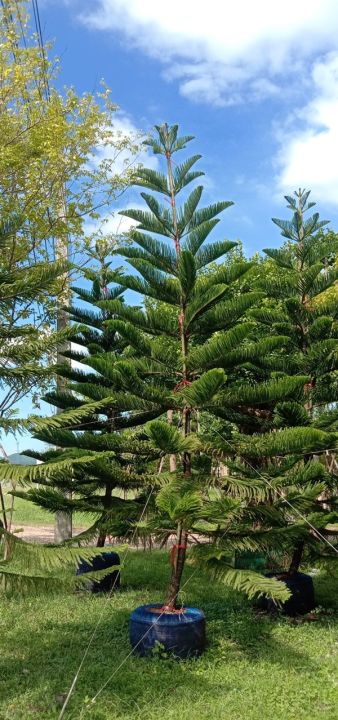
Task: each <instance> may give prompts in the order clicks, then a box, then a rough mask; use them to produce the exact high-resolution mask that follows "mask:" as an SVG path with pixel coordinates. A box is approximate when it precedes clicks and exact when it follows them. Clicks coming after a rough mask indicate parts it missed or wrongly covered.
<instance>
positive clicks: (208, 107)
mask: <svg viewBox="0 0 338 720" xmlns="http://www.w3.org/2000/svg"><path fill="white" fill-rule="evenodd" d="M40 15H41V24H42V30H43V36H44V40H47V39H51V40H54V42H55V52H56V54H57V55H58V56H59V57H60V59H61V76H60V83H61V84H62V85H71V84H72V85H74V86H75V89H76V90H77V92H79V93H82V92H84V91H86V90H94V91H95V90H98V89H99V84H100V80H101V79H102V78H104V80H105V81H106V83H107V85H108V86H109V87H110V88H111V90H112V99H113V101H114V102H116V103H117V104H118V105H119V106H120V112H119V115H118V125H119V129H122V130H126V131H127V132H134V131H135V132H136V131H144V132H148V131H149V130H150V129H151V127H152V125H154V124H155V123H161V122H163V121H167V122H169V123H174V122H177V123H179V125H180V126H181V130H182V132H183V133H184V134H186V133H187V134H193V135H195V136H196V140H195V141H194V143H192V144H191V151H192V152H194V153H195V152H196V153H201V154H202V155H203V159H202V161H201V162H200V165H201V168H202V169H203V170H205V172H206V175H207V178H206V183H205V184H206V191H205V200H206V201H207V202H208V201H210V200H216V199H228V200H233V201H234V202H235V205H234V206H233V207H232V208H230V209H229V210H227V211H226V213H225V214H224V219H223V222H222V228H221V231H222V236H225V237H228V238H231V239H241V240H242V241H243V243H244V248H245V250H246V253H247V254H249V255H250V254H252V253H253V252H255V251H257V250H261V249H262V248H264V247H271V246H276V245H278V244H279V243H280V236H279V233H278V228H276V227H275V226H274V225H273V223H271V217H273V216H276V217H287V214H288V211H287V210H286V209H285V207H284V205H285V202H284V200H283V194H284V193H290V192H292V191H293V190H294V189H296V188H298V187H300V186H301V187H307V188H312V195H313V198H312V199H313V200H315V201H316V202H317V204H318V205H317V207H318V210H319V211H320V213H321V216H322V217H325V218H327V219H331V221H332V226H333V228H337V226H338V162H337V158H338V12H337V0H298V3H294V2H291V0H284V2H283V3H275V2H272V1H271V0H255V2H252V0H236V2H235V3H234V2H233V1H232V0H208V2H207V3H202V2H201V3H198V1H197V2H196V0H194V1H193V0H171V2H170V3H164V2H161V0H157V1H155V0H40ZM132 199H133V196H132V194H129V195H128V194H127V196H126V197H125V198H124V200H123V204H124V205H126V204H128V202H129V201H130V200H132ZM115 209H118V208H115ZM111 210H112V211H113V210H114V208H112V209H111ZM114 222H116V221H114V220H113V219H111V227H112V228H113V227H114ZM215 239H216V238H215ZM26 444H27V442H26V440H23V441H22V442H21V441H20V448H21V449H22V448H23V447H25V446H26ZM7 445H9V446H10V449H11V450H15V449H16V444H15V442H14V441H13V442H11V441H9V442H8V443H7Z"/></svg>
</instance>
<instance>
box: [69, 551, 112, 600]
mask: <svg viewBox="0 0 338 720" xmlns="http://www.w3.org/2000/svg"><path fill="white" fill-rule="evenodd" d="M119 564H120V557H119V555H118V554H117V553H116V552H105V553H101V554H100V555H95V557H93V558H91V560H84V559H83V558H81V560H80V562H79V565H78V567H77V570H76V574H77V575H83V574H85V573H90V572H96V571H97V570H106V569H107V570H108V569H109V568H110V567H114V566H116V565H119ZM119 587H120V571H119V570H113V572H111V573H108V574H107V575H105V577H103V578H102V580H93V581H89V583H88V589H90V590H91V592H93V593H100V592H110V591H111V590H117V589H118V588H119Z"/></svg>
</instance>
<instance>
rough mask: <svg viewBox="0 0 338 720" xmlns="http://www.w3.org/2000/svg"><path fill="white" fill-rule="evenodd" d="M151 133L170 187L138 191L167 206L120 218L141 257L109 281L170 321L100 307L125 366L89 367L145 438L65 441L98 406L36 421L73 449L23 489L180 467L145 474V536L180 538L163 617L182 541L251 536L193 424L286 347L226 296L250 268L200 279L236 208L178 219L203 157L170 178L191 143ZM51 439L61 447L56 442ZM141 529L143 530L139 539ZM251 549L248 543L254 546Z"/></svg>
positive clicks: (246, 583)
mask: <svg viewBox="0 0 338 720" xmlns="http://www.w3.org/2000/svg"><path fill="white" fill-rule="evenodd" d="M157 131H158V137H159V141H156V140H153V139H152V140H150V141H149V143H150V145H152V147H153V149H154V151H155V152H160V153H161V154H163V155H164V156H165V158H166V162H167V177H166V176H164V175H161V174H159V173H155V174H154V173H153V171H149V170H142V171H140V173H139V179H138V184H141V185H145V186H146V187H150V188H152V189H155V191H156V190H157V191H159V192H162V194H164V195H165V196H166V198H168V199H169V202H170V210H167V209H166V208H164V209H162V210H161V208H160V206H159V205H158V203H157V201H156V199H155V198H154V197H153V196H149V195H148V194H146V193H143V197H144V199H145V200H146V202H147V203H148V204H149V206H150V207H151V209H152V212H151V213H143V212H142V211H133V210H130V211H126V213H125V214H126V215H128V216H130V217H132V218H134V219H135V220H137V221H138V222H139V223H140V226H139V228H138V229H137V230H136V231H135V232H133V234H132V237H133V240H134V241H135V242H136V243H137V244H138V247H135V246H134V247H130V246H128V247H126V248H124V249H123V251H121V250H120V251H119V252H121V254H124V255H125V256H126V257H127V258H128V260H129V262H130V263H131V264H132V265H133V267H134V268H135V269H136V270H137V271H138V272H139V275H141V277H140V276H137V275H135V274H133V275H125V274H124V273H121V272H115V273H112V275H111V279H114V280H115V281H116V282H117V283H119V285H121V286H122V287H126V288H130V289H132V290H136V291H138V292H140V293H141V294H143V295H144V296H146V297H147V296H148V297H150V298H154V299H155V300H159V301H160V302H161V303H164V305H167V306H168V308H169V309H171V310H173V311H174V313H173V312H171V313H168V315H167V316H166V314H165V313H163V312H161V313H158V312H156V310H155V311H153V310H152V308H147V310H142V309H140V308H137V307H135V306H129V307H128V306H127V305H126V304H125V303H121V301H119V300H117V299H115V300H107V299H105V300H102V301H101V302H100V303H99V304H100V306H101V307H102V308H103V309H104V310H108V311H109V312H110V313H113V315H115V316H116V317H117V318H118V319H114V320H110V321H109V320H107V321H106V322H107V324H109V325H110V326H111V327H112V328H113V329H114V331H115V332H116V331H117V332H118V333H119V335H120V336H122V337H124V338H125V340H126V341H127V343H128V346H127V347H126V348H125V350H124V353H123V356H122V357H116V356H114V354H113V353H111V354H109V356H108V355H107V354H106V356H105V357H103V356H102V354H98V355H96V356H95V355H93V356H92V357H90V359H89V360H88V359H87V358H86V364H89V365H90V366H91V367H92V368H93V369H94V370H96V371H98V372H101V370H102V368H104V372H108V373H109V378H110V383H111V387H110V389H109V394H110V393H111V396H112V398H113V400H112V401H113V402H114V403H116V401H117V402H119V399H121V394H122V395H123V407H124V412H125V416H126V417H127V419H126V421H125V422H126V423H127V424H128V425H129V426H130V427H132V426H133V425H135V426H140V433H141V439H140V440H139V439H138V440H135V439H134V441H133V442H132V443H131V442H130V438H129V437H126V435H125V433H113V434H108V433H106V432H103V433H102V434H100V433H99V437H98V438H97V437H96V438H93V437H91V436H90V432H87V433H82V432H81V431H80V432H77V433H72V431H71V428H72V424H73V425H74V422H75V423H76V424H77V426H78V423H79V414H80V419H81V418H83V417H85V416H86V413H88V412H92V413H95V403H91V405H90V406H86V405H85V406H83V408H80V409H79V410H78V409H75V410H74V411H66V412H65V413H62V414H61V415H59V416H58V418H57V419H55V418H52V419H50V420H48V419H47V420H44V421H41V422H40V423H39V429H38V432H39V434H40V433H41V426H42V430H43V433H45V431H47V433H48V432H49V431H50V429H51V428H52V427H54V428H55V427H58V428H61V427H62V428H66V429H62V432H61V431H60V432H58V433H57V438H58V440H57V442H58V444H59V445H60V446H61V447H64V448H68V449H67V450H66V452H65V454H64V455H63V456H61V459H60V457H56V458H51V459H53V461H54V462H53V463H52V464H51V463H50V462H48V463H46V464H45V465H41V466H39V468H37V469H34V470H30V472H29V473H27V476H29V478H30V479H34V478H36V479H38V478H42V477H44V476H45V477H49V478H50V477H51V473H52V475H53V476H54V477H55V474H59V473H60V471H61V474H62V473H64V471H65V469H66V468H67V469H69V468H72V469H74V468H75V467H79V466H81V467H88V466H89V465H91V464H92V463H94V464H95V463H96V462H97V461H100V462H101V461H102V459H105V460H106V459H108V457H114V454H115V453H116V451H118V452H121V453H125V454H127V455H128V457H129V459H130V456H131V453H133V454H134V455H135V454H136V455H137V454H140V455H143V458H146V459H147V460H149V458H156V456H161V455H162V456H163V457H166V456H167V455H171V456H173V455H177V456H178V458H179V461H180V462H181V466H180V465H179V470H178V471H176V472H173V473H169V474H168V473H165V472H164V473H162V474H161V475H160V476H159V475H158V473H157V472H156V473H154V467H153V466H152V467H151V470H152V478H153V483H154V485H156V486H157V491H156V513H154V514H153V516H152V517H150V519H149V523H148V531H149V532H150V533H154V532H156V531H157V532H160V533H164V534H165V535H168V534H170V533H172V532H176V533H177V543H176V551H177V553H176V556H175V559H174V562H173V573H172V580H171V583H170V588H169V591H168V595H167V598H166V601H165V606H166V607H169V608H174V607H175V606H176V604H177V596H178V592H179V587H180V581H181V577H182V571H183V567H184V562H185V556H186V546H187V537H188V534H189V532H198V533H199V534H204V535H205V536H212V535H213V533H217V530H218V529H219V528H220V527H223V534H224V533H225V532H227V531H228V529H229V527H230V526H231V527H233V526H234V525H235V524H236V523H237V522H238V517H239V515H241V517H242V520H243V522H242V525H241V529H240V530H241V531H240V537H239V539H238V538H237V540H238V542H239V543H240V546H243V543H244V542H245V541H244V540H243V534H244V529H243V528H244V527H246V529H247V531H248V534H249V535H250V534H251V526H252V520H251V516H250V524H249V526H248V524H247V523H246V522H245V520H246V515H245V500H244V498H243V492H242V490H243V482H241V481H240V480H237V478H236V477H233V478H228V479H227V483H226V487H227V488H228V487H229V484H230V485H231V488H232V491H233V495H234V494H235V492H234V490H235V488H237V490H238V495H239V496H238V497H233V495H232V496H231V494H230V493H227V492H225V493H224V492H223V488H222V487H218V488H216V491H217V492H216V495H215V492H214V485H215V473H214V471H213V464H214V458H213V449H211V450H210V447H209V448H208V450H207V452H205V450H204V448H203V442H202V439H201V438H200V437H197V436H196V434H194V433H192V432H191V429H192V424H193V423H194V422H195V421H196V417H197V416H198V414H200V413H202V412H203V413H204V411H205V410H208V409H210V407H215V406H217V407H219V404H218V403H217V401H216V400H217V394H219V392H220V390H221V389H222V388H224V384H225V381H226V378H225V373H224V369H227V370H229V371H230V372H231V373H234V372H235V370H236V369H237V368H240V367H241V365H243V364H246V363H247V362H248V361H249V360H251V361H254V359H255V357H259V358H261V357H262V356H264V355H265V354H266V353H268V352H271V350H272V349H273V348H276V347H279V346H280V345H281V344H283V342H284V340H283V338H279V337H273V338H264V339H263V341H260V342H256V341H255V338H254V337H252V336H251V333H252V323H247V322H245V321H244V316H245V313H246V311H247V310H248V308H250V307H251V306H252V305H253V304H254V303H255V302H257V300H258V299H259V298H260V297H261V296H260V294H259V293H257V292H256V293H252V292H249V291H248V292H245V293H243V295H237V296H236V293H234V291H233V286H234V284H236V282H237V281H238V279H239V278H243V276H244V275H245V274H246V273H248V272H249V270H250V264H248V263H243V262H238V263H233V264H231V265H230V266H229V267H227V266H226V265H222V266H219V267H217V266H216V268H215V271H214V272H212V273H210V274H208V276H206V275H205V268H206V267H207V266H208V265H209V263H211V262H214V261H215V260H216V259H217V258H220V257H222V256H223V255H225V254H226V253H227V252H229V251H230V249H231V248H232V247H233V246H234V243H229V242H228V241H221V242H216V243H212V244H208V245H207V246H206V247H205V248H203V247H202V245H203V242H204V240H205V239H206V238H207V237H208V235H209V233H210V232H211V230H212V229H213V227H214V226H215V225H216V224H217V222H218V218H217V215H219V213H220V212H221V211H222V210H223V209H225V208H226V207H228V206H229V205H230V204H231V203H229V202H224V203H216V204H215V205H212V206H209V207H207V208H203V209H200V210H199V209H197V205H198V202H199V199H200V197H201V194H202V188H201V187H198V188H195V190H193V192H192V193H191V194H190V195H189V197H188V198H187V199H186V201H185V203H184V205H183V207H182V209H178V207H177V205H176V196H177V195H178V193H179V192H180V191H181V190H182V189H183V188H184V187H185V186H186V185H187V184H189V182H191V181H192V180H194V179H195V178H196V177H198V176H199V175H201V173H199V172H191V168H192V166H193V165H194V163H195V162H196V161H197V160H198V159H199V156H194V157H193V158H191V159H189V160H187V161H185V162H184V163H183V164H182V165H180V166H178V167H177V168H176V170H173V163H172V154H173V153H174V152H177V151H178V150H180V149H182V148H183V147H185V145H186V143H187V142H188V141H189V140H190V139H191V138H187V137H186V138H180V139H177V127H176V126H174V127H173V128H168V127H167V126H162V127H160V128H157ZM143 229H146V230H148V231H150V232H152V233H154V234H155V235H165V236H167V237H168V238H169V243H168V244H165V243H163V242H161V241H160V240H158V239H157V238H154V237H153V236H152V235H147V234H145V233H141V232H140V230H143ZM162 337H165V338H166V339H167V341H168V352H167V356H166V358H163V355H162V350H163V344H162V342H161V341H162ZM170 343H171V349H170V347H169V346H170ZM114 383H115V390H114V388H113V385H114ZM292 387H293V386H292ZM82 389H83V388H82ZM289 391H290V388H289ZM106 401H107V402H109V403H111V398H108V399H107V398H105V399H104V401H103V402H101V400H100V402H99V403H98V404H97V407H96V410H97V411H98V412H99V411H101V409H102V406H103V404H104V403H105V402H106ZM168 411H170V412H171V411H173V412H174V414H175V416H176V417H177V419H178V422H179V424H180V425H181V428H180V430H183V432H181V431H178V429H177V428H176V427H175V425H169V424H168V423H167V422H166V421H164V420H162V419H159V420H158V421H156V422H153V423H150V425H148V426H146V428H145V430H146V433H145V432H144V428H143V427H142V423H144V420H145V413H148V414H151V415H152V416H153V417H154V416H157V417H159V418H161V416H165V417H166V414H167V412H168ZM142 413H143V416H142ZM86 419H87V417H86ZM40 436H41V435H40ZM53 436H54V438H55V437H56V436H55V435H54V433H53ZM44 437H46V435H44ZM49 437H50V438H51V435H50V436H49ZM94 448H95V449H94ZM89 453H90V454H89ZM148 479H149V476H148ZM146 529H147V528H145V527H143V528H142V531H143V532H144V531H145V530H146ZM247 541H248V542H250V539H248V540H247ZM231 542H232V546H234V545H235V543H236V532H235V531H234V532H233V533H232V538H231ZM256 542H257V541H256ZM224 581H225V582H228V583H230V584H232V585H235V586H236V587H237V588H239V589H241V590H245V591H246V592H247V593H248V594H249V595H254V594H259V593H264V592H266V593H267V594H269V595H272V596H273V597H276V598H277V597H279V598H280V599H285V598H286V597H287V595H288V592H287V591H286V589H285V588H284V587H283V586H281V585H280V584H278V583H277V582H275V581H273V580H269V579H265V578H264V577H262V576H259V575H257V574H256V573H250V572H247V571H234V570H233V568H231V567H229V566H227V567H226V571H225V573H224Z"/></svg>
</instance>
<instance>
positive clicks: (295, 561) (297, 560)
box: [289, 540, 305, 575]
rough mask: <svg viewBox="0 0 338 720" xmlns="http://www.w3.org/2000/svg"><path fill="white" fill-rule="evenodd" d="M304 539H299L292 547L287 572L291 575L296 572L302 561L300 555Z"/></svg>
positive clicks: (301, 554)
mask: <svg viewBox="0 0 338 720" xmlns="http://www.w3.org/2000/svg"><path fill="white" fill-rule="evenodd" d="M304 544H305V543H304V540H300V541H299V542H298V543H297V544H296V545H295V548H294V551H293V555H292V559H291V563H290V567H289V574H290V575H293V573H296V572H298V570H299V566H300V564H301V562H302V556H303V551H304Z"/></svg>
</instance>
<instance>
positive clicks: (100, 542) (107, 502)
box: [96, 484, 113, 547]
mask: <svg viewBox="0 0 338 720" xmlns="http://www.w3.org/2000/svg"><path fill="white" fill-rule="evenodd" d="M112 492H113V490H112V487H111V485H108V484H107V485H106V492H105V495H104V499H103V506H104V508H105V509H106V510H109V508H110V507H111V498H112ZM106 538H107V533H106V532H103V533H100V535H99V537H98V538H97V543H96V547H104V545H105V542H106Z"/></svg>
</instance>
